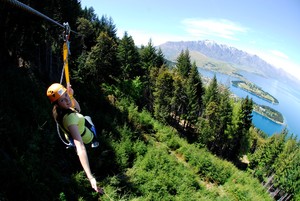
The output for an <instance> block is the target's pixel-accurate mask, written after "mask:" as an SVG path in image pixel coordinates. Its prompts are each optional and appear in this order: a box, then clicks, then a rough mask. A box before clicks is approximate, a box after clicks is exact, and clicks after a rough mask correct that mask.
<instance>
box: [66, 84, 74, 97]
mask: <svg viewBox="0 0 300 201" xmlns="http://www.w3.org/2000/svg"><path fill="white" fill-rule="evenodd" d="M67 92H68V94H69V96H70V97H71V96H73V95H74V90H73V89H72V87H71V85H70V86H68V87H67Z"/></svg>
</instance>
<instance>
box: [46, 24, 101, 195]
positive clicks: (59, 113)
mask: <svg viewBox="0 0 300 201" xmlns="http://www.w3.org/2000/svg"><path fill="white" fill-rule="evenodd" d="M64 26H65V30H64V32H63V35H64V44H63V59H64V66H63V70H62V75H61V80H60V83H54V84H51V86H49V88H48V89H47V97H48V98H49V100H50V102H51V104H53V110H52V114H53V118H54V120H55V121H56V123H57V128H58V129H57V131H58V134H59V136H60V138H61V140H62V137H61V134H60V132H59V128H60V129H61V130H62V131H63V132H64V135H65V139H66V140H67V141H68V142H69V143H65V142H64V141H63V140H62V141H63V142H64V143H65V144H66V145H67V146H68V147H76V151H77V155H78V157H79V160H80V163H81V165H82V167H83V169H84V171H85V173H86V176H87V178H88V179H89V181H90V183H91V186H92V188H93V189H94V190H95V191H97V192H99V193H101V194H103V190H102V189H101V188H100V187H98V186H97V181H96V179H95V177H94V176H93V174H92V172H91V169H90V164H89V160H88V155H87V151H86V148H85V144H91V147H92V148H96V147H98V146H99V142H98V141H97V139H96V138H97V135H96V129H95V126H94V124H93V122H92V121H91V118H90V117H88V116H86V117H84V116H83V115H82V114H80V111H81V109H80V105H79V103H78V102H77V101H76V99H75V98H74V96H73V95H74V91H73V89H72V88H71V84H70V78H69V67H68V55H69V37H70V30H71V29H70V27H69V24H68V23H64ZM63 71H64V72H65V78H66V83H67V88H65V87H64V86H63V85H62V84H61V83H62V78H63Z"/></svg>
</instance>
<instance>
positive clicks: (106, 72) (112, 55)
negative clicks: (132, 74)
mask: <svg viewBox="0 0 300 201" xmlns="http://www.w3.org/2000/svg"><path fill="white" fill-rule="evenodd" d="M79 75H81V76H82V77H83V79H84V81H89V82H90V81H93V82H92V83H94V84H99V83H103V82H108V83H112V82H113V80H114V78H116V77H119V76H120V75H121V71H120V66H119V64H118V63H117V44H116V43H115V41H114V40H113V39H112V38H110V37H109V36H108V34H107V33H106V32H101V34H100V36H99V37H98V39H97V44H96V45H95V46H94V47H93V48H92V51H91V52H90V53H89V55H88V57H87V60H86V62H85V65H82V66H80V67H79ZM92 78H93V79H92Z"/></svg>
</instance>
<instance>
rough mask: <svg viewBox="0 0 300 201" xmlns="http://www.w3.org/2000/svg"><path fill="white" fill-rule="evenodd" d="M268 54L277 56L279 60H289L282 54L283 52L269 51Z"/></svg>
mask: <svg viewBox="0 0 300 201" xmlns="http://www.w3.org/2000/svg"><path fill="white" fill-rule="evenodd" d="M270 52H271V53H272V54H273V55H275V56H278V57H281V58H284V59H288V58H289V57H288V56H287V55H286V54H284V53H283V52H280V51H278V50H271V51H270Z"/></svg>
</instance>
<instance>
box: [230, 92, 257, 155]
mask: <svg viewBox="0 0 300 201" xmlns="http://www.w3.org/2000/svg"><path fill="white" fill-rule="evenodd" d="M252 108H253V101H252V99H249V97H248V96H247V97H246V98H245V99H243V100H242V102H241V105H240V108H239V110H238V112H237V117H236V119H235V122H234V124H235V125H234V128H233V130H232V142H231V148H230V151H229V152H228V153H229V155H230V159H231V160H237V158H238V157H239V156H240V155H242V154H245V153H247V152H248V151H249V149H250V134H249V129H250V127H251V125H252Z"/></svg>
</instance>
